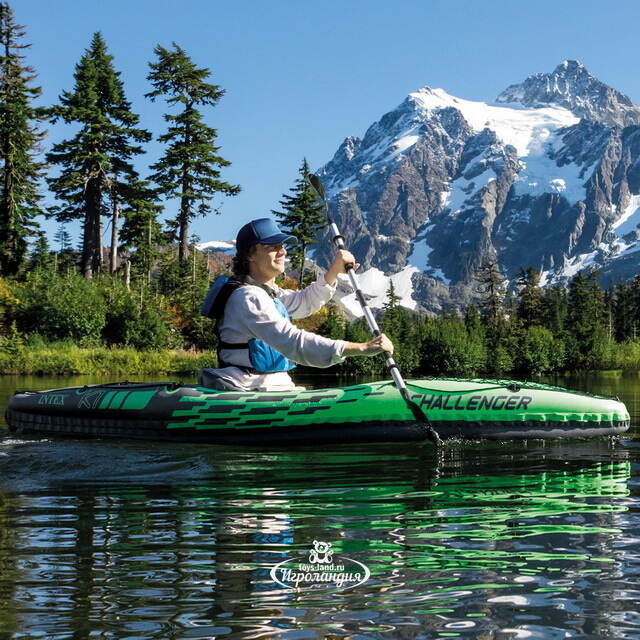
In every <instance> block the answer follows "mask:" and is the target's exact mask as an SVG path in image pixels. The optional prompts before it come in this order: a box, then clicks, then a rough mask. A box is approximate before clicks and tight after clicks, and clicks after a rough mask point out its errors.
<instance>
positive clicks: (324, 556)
mask: <svg viewBox="0 0 640 640" xmlns="http://www.w3.org/2000/svg"><path fill="white" fill-rule="evenodd" d="M332 556H333V551H331V543H330V542H321V541H319V540H314V541H313V549H311V551H309V562H311V563H312V564H330V563H331V558H332Z"/></svg>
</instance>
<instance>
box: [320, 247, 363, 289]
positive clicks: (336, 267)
mask: <svg viewBox="0 0 640 640" xmlns="http://www.w3.org/2000/svg"><path fill="white" fill-rule="evenodd" d="M359 266H360V265H359V264H358V263H357V262H356V259H355V258H354V257H353V254H352V253H351V251H347V250H346V249H338V252H337V253H336V257H335V258H334V259H333V262H332V263H331V266H330V267H329V268H328V269H327V272H326V273H325V274H324V279H325V281H326V283H327V284H328V285H329V286H330V287H335V286H336V281H337V280H338V274H339V273H347V271H348V270H349V269H357V268H358V267H359Z"/></svg>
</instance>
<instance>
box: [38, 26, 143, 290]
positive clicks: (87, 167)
mask: <svg viewBox="0 0 640 640" xmlns="http://www.w3.org/2000/svg"><path fill="white" fill-rule="evenodd" d="M74 79H75V86H74V89H73V91H64V92H63V93H62V95H61V96H60V104H59V105H57V106H55V107H53V108H52V109H51V113H52V116H53V119H54V121H55V120H56V119H58V118H62V119H63V120H64V121H65V122H66V123H68V124H78V125H80V130H79V131H78V133H77V134H76V135H75V136H74V137H73V138H70V139H69V140H64V141H62V142H60V143H59V144H56V145H54V146H53V149H52V151H51V152H50V153H49V154H47V160H48V161H49V162H51V163H52V164H57V165H60V167H61V168H62V169H61V173H60V175H59V176H58V177H56V178H52V179H50V180H49V186H50V187H51V190H52V191H53V192H54V193H55V194H56V196H57V198H58V199H59V200H61V201H62V202H64V205H63V206H58V207H54V208H52V210H51V212H52V213H53V214H54V215H55V216H56V218H57V219H58V220H59V221H61V222H65V221H67V220H74V219H80V220H82V223H83V239H82V259H81V270H82V273H83V275H84V276H85V278H87V279H91V277H92V276H93V274H94V273H96V272H97V271H98V270H99V269H100V266H101V264H102V221H101V217H102V216H103V215H111V214H112V210H113V209H112V207H113V203H114V199H115V201H116V202H117V201H118V199H119V198H122V197H124V196H123V194H124V192H125V190H126V188H127V184H128V183H130V182H131V181H135V180H136V178H137V173H136V171H135V170H134V168H133V165H132V164H131V163H130V162H129V160H130V159H131V158H132V157H133V156H135V155H137V154H140V153H142V148H141V147H140V146H139V143H141V142H147V141H148V140H149V139H150V138H151V136H150V134H149V133H148V132H147V131H145V130H144V129H141V128H139V127H138V122H139V117H138V116H137V115H136V114H135V113H133V112H132V111H131V104H130V102H129V101H128V100H127V99H126V97H125V94H124V87H123V83H122V81H121V80H120V73H119V72H117V71H116V70H115V69H114V67H113V56H112V55H110V54H109V53H108V52H107V46H106V43H105V41H104V39H103V37H102V35H101V34H100V33H99V32H98V33H95V34H94V36H93V39H92V41H91V45H90V47H89V48H88V49H87V50H86V52H85V53H84V55H83V56H82V58H81V59H80V62H79V63H78V64H77V65H76V70H75V74H74Z"/></svg>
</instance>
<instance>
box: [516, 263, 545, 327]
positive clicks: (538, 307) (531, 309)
mask: <svg viewBox="0 0 640 640" xmlns="http://www.w3.org/2000/svg"><path fill="white" fill-rule="evenodd" d="M518 287H519V289H520V290H519V305H518V318H519V319H520V320H521V321H522V324H523V326H524V327H525V328H527V327H531V326H533V325H539V324H541V312H542V289H541V287H540V272H539V271H538V270H537V269H534V268H533V267H529V268H528V269H526V270H525V269H520V275H519V276H518Z"/></svg>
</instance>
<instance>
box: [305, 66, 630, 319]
mask: <svg viewBox="0 0 640 640" xmlns="http://www.w3.org/2000/svg"><path fill="white" fill-rule="evenodd" d="M638 125H640V107H637V106H636V105H634V104H633V103H632V102H631V101H630V100H629V98H628V97H627V96H625V95H624V94H622V93H620V92H619V91H617V90H615V89H613V88H611V87H609V86H607V85H605V84H604V83H602V82H601V81H599V80H598V79H597V78H595V77H594V76H593V75H591V74H590V73H589V72H588V71H587V70H586V69H585V67H584V66H583V65H582V64H580V63H579V62H576V61H571V60H565V61H564V62H563V63H561V64H560V65H558V66H557V67H556V68H555V69H554V70H553V71H552V72H551V73H541V74H534V75H532V76H530V77H528V78H527V79H525V80H524V81H523V82H521V83H519V84H517V85H511V86H510V87H508V88H507V90H505V91H503V92H502V93H501V94H500V95H499V96H498V98H497V102H496V103H494V104H491V103H488V102H479V101H472V100H465V99H463V98H458V97H456V96H453V95H451V94H449V93H447V92H446V91H445V90H444V89H433V88H430V87H423V88H421V89H419V90H417V91H415V92H413V93H411V94H409V95H408V96H407V97H406V98H405V100H404V101H403V102H401V103H400V104H399V105H398V106H397V107H396V108H395V109H393V110H392V111H390V112H389V113H386V114H384V115H383V116H382V117H381V118H380V119H379V120H378V121H377V122H374V123H373V124H372V125H371V126H370V127H369V128H368V129H367V131H366V132H365V134H364V136H363V137H362V139H361V138H359V137H357V136H350V137H349V138H347V139H345V141H344V142H343V143H342V144H341V145H340V147H339V148H338V150H337V151H336V153H335V155H334V157H333V158H332V159H331V160H330V161H329V162H328V163H327V164H326V165H325V166H324V167H322V168H321V169H320V170H319V174H320V176H321V178H322V179H323V182H324V184H325V189H326V191H327V194H328V195H329V206H330V208H331V212H332V215H333V217H334V218H335V220H336V223H337V224H338V227H339V228H340V229H341V230H342V232H343V234H344V235H345V238H346V244H347V246H349V247H350V248H351V249H352V251H353V252H354V253H355V255H356V257H357V258H358V261H359V262H360V263H361V264H362V265H363V267H364V268H365V269H370V268H372V267H375V268H376V269H378V270H379V272H381V273H383V274H387V276H389V275H391V274H397V273H399V272H402V271H403V270H404V269H406V268H407V267H409V266H411V267H414V268H416V269H417V270H418V271H416V272H414V273H413V276H412V282H413V285H414V287H415V290H414V292H413V299H414V300H416V301H418V302H419V304H420V305H422V306H423V307H426V308H427V309H431V310H434V311H438V310H442V309H450V308H460V307H461V306H464V304H466V303H467V302H469V300H470V299H471V298H472V296H473V293H472V291H473V282H474V280H473V279H474V274H475V273H476V272H477V269H478V268H479V267H480V265H481V264H482V263H483V262H484V261H485V260H487V259H494V258H495V259H497V260H498V262H499V264H500V265H501V268H502V269H503V272H504V274H505V275H506V276H507V277H508V278H509V279H510V280H511V281H515V279H516V278H517V275H518V273H519V270H520V268H522V267H525V268H526V267H530V266H531V267H535V268H537V269H539V270H540V271H541V272H543V274H544V279H545V280H546V282H548V283H553V282H562V283H566V281H567V278H569V277H571V276H572V275H574V274H575V273H576V272H577V271H578V270H579V269H584V268H596V267H597V268H599V269H602V273H606V277H607V278H609V280H611V279H617V280H619V279H620V278H628V277H633V276H634V275H635V274H636V273H637V272H638V270H639V269H640V265H639V264H638V263H639V262H640V228H638V226H637V225H638V224H639V223H640V126H638ZM325 245H326V243H324V244H323V243H322V242H321V243H319V244H318V249H317V250H316V252H315V254H314V257H315V258H316V259H317V260H318V262H319V264H325V263H328V262H329V260H330V259H331V252H330V249H329V248H327V246H325ZM636 252H637V253H638V255H637V256H636ZM634 256H635V257H634ZM392 277H393V276H392Z"/></svg>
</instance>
